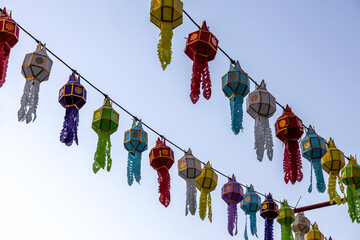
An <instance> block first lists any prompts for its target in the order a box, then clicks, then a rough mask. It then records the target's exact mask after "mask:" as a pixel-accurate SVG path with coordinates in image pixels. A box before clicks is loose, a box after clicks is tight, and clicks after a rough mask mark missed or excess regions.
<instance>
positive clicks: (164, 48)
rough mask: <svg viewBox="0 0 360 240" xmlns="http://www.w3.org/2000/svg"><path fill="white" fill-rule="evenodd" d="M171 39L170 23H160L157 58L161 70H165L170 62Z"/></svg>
mask: <svg viewBox="0 0 360 240" xmlns="http://www.w3.org/2000/svg"><path fill="white" fill-rule="evenodd" d="M172 37H173V31H172V23H171V22H161V28H160V40H159V44H158V46H157V47H158V49H157V51H158V56H159V60H160V63H161V67H162V69H163V70H165V69H166V67H167V65H169V64H170V62H171V54H172V51H171V40H172Z"/></svg>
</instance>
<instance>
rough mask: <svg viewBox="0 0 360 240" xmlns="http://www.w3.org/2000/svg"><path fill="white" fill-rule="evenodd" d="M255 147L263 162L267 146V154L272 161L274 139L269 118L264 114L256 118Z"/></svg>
mask: <svg viewBox="0 0 360 240" xmlns="http://www.w3.org/2000/svg"><path fill="white" fill-rule="evenodd" d="M254 128H255V131H254V133H255V147H254V149H255V150H256V155H257V159H258V160H259V161H260V162H261V161H262V159H263V157H264V151H265V148H266V152H267V156H268V158H269V160H270V161H271V160H272V158H273V147H274V144H273V140H272V135H271V128H270V125H269V119H268V118H266V117H263V116H257V117H256V118H255V126H254Z"/></svg>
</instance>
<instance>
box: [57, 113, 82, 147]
mask: <svg viewBox="0 0 360 240" xmlns="http://www.w3.org/2000/svg"><path fill="white" fill-rule="evenodd" d="M78 125H79V110H78V109H77V108H76V107H75V106H73V107H69V108H66V112H65V117H64V124H63V129H62V130H61V133H60V142H62V143H65V145H66V146H71V145H72V144H73V141H75V143H76V145H78V137H77V129H78Z"/></svg>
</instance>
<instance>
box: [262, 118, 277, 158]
mask: <svg viewBox="0 0 360 240" xmlns="http://www.w3.org/2000/svg"><path fill="white" fill-rule="evenodd" d="M262 118H263V119H262V120H263V121H262V122H263V124H264V125H265V127H264V133H265V147H266V154H267V156H268V158H269V160H270V161H272V159H273V155H274V150H273V147H274V143H273V138H272V133H271V128H270V124H269V119H268V118H266V117H262Z"/></svg>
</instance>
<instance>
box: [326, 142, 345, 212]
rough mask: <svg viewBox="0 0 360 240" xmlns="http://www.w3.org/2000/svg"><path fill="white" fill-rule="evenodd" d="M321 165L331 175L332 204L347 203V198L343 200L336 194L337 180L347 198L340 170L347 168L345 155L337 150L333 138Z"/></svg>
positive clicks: (330, 198)
mask: <svg viewBox="0 0 360 240" xmlns="http://www.w3.org/2000/svg"><path fill="white" fill-rule="evenodd" d="M321 165H322V168H323V169H324V171H325V172H327V173H328V174H329V182H328V193H329V200H330V203H331V204H332V203H333V202H334V201H335V202H336V203H337V204H338V205H340V204H341V203H346V197H344V198H343V200H341V197H340V196H339V194H338V193H337V192H336V180H338V184H339V187H340V190H341V192H342V193H343V194H344V196H345V188H344V185H343V183H342V182H341V180H340V175H339V173H340V170H341V169H342V168H343V167H344V166H345V159H344V153H343V152H342V151H340V150H339V149H337V148H336V146H335V142H334V140H333V139H332V138H330V140H329V142H328V146H327V151H326V154H325V155H324V156H323V157H322V159H321Z"/></svg>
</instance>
